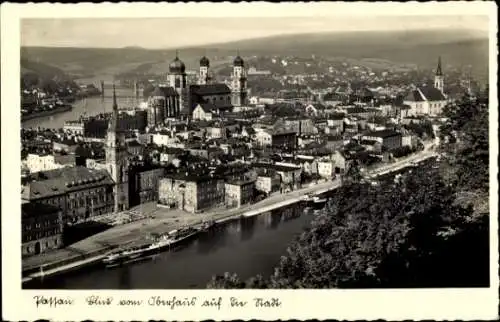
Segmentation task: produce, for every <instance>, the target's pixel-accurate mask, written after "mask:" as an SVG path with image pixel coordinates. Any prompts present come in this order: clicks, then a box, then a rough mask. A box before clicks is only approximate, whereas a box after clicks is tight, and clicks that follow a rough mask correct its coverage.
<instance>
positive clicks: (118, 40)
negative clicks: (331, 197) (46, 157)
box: [21, 16, 488, 48]
mask: <svg viewBox="0 0 500 322" xmlns="http://www.w3.org/2000/svg"><path fill="white" fill-rule="evenodd" d="M464 28H465V29H472V30H477V31H481V32H486V31H487V30H488V20H487V17H486V16H424V17H422V16H405V17H401V16H399V17H398V16H396V17H395V16H386V17H380V16H379V17H372V16H364V17H345V16H343V17H342V16H340V17H339V16H336V17H335V16H331V17H306V16H304V17H293V18H292V17H287V18H281V17H262V18H256V17H238V18H225V17H224V18H217V17H213V18H198V17H189V18H136V19H130V18H127V19H124V18H70V19H50V18H43V19H40V18H36V19H22V21H21V45H22V46H49V47H52V46H55V47H99V48H120V47H127V46H139V47H144V48H179V47H186V46H198V45H204V44H213V43H222V42H229V41H235V40H242V39H250V38H259V37H266V36H274V35H284V34H297V33H315V32H335V31H338V32H342V31H357V30H359V31H366V30H415V29H464Z"/></svg>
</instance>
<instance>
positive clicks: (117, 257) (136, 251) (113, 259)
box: [102, 243, 154, 265]
mask: <svg viewBox="0 0 500 322" xmlns="http://www.w3.org/2000/svg"><path fill="white" fill-rule="evenodd" d="M153 248H154V243H153V244H146V245H143V246H136V247H130V248H127V249H122V250H119V251H116V252H112V253H110V254H108V255H107V256H106V257H105V258H104V259H103V260H102V261H103V263H104V264H107V265H115V264H117V263H121V262H124V261H127V260H130V259H136V258H138V257H141V256H142V255H143V254H145V253H147V252H148V251H150V250H152V249H153Z"/></svg>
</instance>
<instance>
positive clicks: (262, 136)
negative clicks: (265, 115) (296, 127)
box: [255, 130, 297, 150]
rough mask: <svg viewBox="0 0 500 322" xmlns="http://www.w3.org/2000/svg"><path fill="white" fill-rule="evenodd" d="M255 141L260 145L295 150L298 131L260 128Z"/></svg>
mask: <svg viewBox="0 0 500 322" xmlns="http://www.w3.org/2000/svg"><path fill="white" fill-rule="evenodd" d="M255 141H256V142H257V144H258V145H259V146H260V147H270V148H274V149H284V150H294V149H295V147H296V145H297V138H296V132H292V131H288V130H282V131H279V130H277V131H274V130H259V131H257V133H256V134H255Z"/></svg>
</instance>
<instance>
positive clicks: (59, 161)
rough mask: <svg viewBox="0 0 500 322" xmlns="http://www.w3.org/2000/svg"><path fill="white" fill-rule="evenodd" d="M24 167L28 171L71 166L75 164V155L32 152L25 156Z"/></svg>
mask: <svg viewBox="0 0 500 322" xmlns="http://www.w3.org/2000/svg"><path fill="white" fill-rule="evenodd" d="M25 164H26V167H27V168H28V170H29V172H31V173H34V172H40V171H49V170H55V169H60V168H64V167H73V166H75V165H76V159H75V155H71V154H68V155H59V154H48V153H47V154H34V153H29V154H28V155H27V157H26V162H25Z"/></svg>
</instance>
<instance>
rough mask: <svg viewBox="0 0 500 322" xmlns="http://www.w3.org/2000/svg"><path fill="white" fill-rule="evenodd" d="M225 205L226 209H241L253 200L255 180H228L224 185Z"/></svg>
mask: <svg viewBox="0 0 500 322" xmlns="http://www.w3.org/2000/svg"><path fill="white" fill-rule="evenodd" d="M224 190H225V204H226V206H228V207H241V206H242V205H244V204H247V203H250V202H251V201H252V200H253V198H254V192H255V180H254V179H249V178H239V179H230V180H228V181H227V182H226V183H225V185H224Z"/></svg>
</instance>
